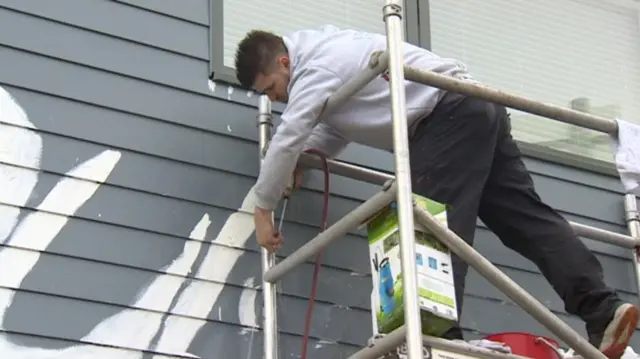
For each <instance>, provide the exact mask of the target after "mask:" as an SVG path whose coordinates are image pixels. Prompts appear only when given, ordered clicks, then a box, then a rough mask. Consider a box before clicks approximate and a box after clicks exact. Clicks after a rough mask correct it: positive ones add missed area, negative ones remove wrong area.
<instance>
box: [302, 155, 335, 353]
mask: <svg viewBox="0 0 640 359" xmlns="http://www.w3.org/2000/svg"><path fill="white" fill-rule="evenodd" d="M305 152H307V153H313V154H315V155H316V156H318V157H319V158H320V160H321V161H322V170H323V172H324V198H323V200H322V202H323V203H322V225H321V226H320V230H321V232H324V231H325V230H326V229H327V221H328V218H327V217H328V216H329V165H328V163H327V158H326V156H325V155H324V154H323V153H322V152H320V151H317V150H314V149H309V150H307V151H305ZM321 263H322V252H320V253H318V254H317V255H316V263H315V266H314V268H313V279H312V282H311V294H310V295H309V301H308V302H307V314H306V316H305V323H304V334H303V336H302V354H301V356H300V358H301V359H307V344H308V343H309V331H310V329H311V317H312V316H313V306H314V304H315V302H316V289H317V287H318V279H319V277H320V265H321Z"/></svg>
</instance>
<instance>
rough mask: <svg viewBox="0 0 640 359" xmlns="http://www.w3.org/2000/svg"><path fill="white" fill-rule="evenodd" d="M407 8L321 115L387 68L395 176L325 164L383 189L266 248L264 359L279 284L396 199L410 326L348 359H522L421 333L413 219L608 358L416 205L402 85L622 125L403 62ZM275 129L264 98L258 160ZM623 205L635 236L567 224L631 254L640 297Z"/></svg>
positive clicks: (575, 343) (629, 202) (392, 3)
mask: <svg viewBox="0 0 640 359" xmlns="http://www.w3.org/2000/svg"><path fill="white" fill-rule="evenodd" d="M402 3H403V1H402V0H387V1H386V5H384V6H383V19H384V22H385V29H386V35H387V49H386V51H378V52H374V53H373V54H371V58H370V62H369V66H368V68H367V69H365V70H364V71H363V72H362V73H361V74H359V75H358V76H356V77H355V78H353V79H351V80H350V81H349V82H347V83H346V84H345V85H344V86H342V87H341V88H340V89H339V90H338V91H336V92H335V93H334V94H333V95H332V96H331V97H330V98H329V99H328V100H327V101H326V103H325V105H324V109H323V114H325V113H327V112H329V111H331V110H332V109H334V108H336V107H338V106H340V105H341V104H342V103H344V101H345V100H346V99H348V98H349V97H350V96H352V95H354V94H355V93H356V92H357V91H359V90H360V89H361V88H362V87H364V86H365V85H366V84H367V83H369V82H370V81H371V80H373V79H374V78H376V77H378V76H380V75H382V74H385V73H386V72H387V71H388V73H386V74H387V75H388V78H389V86H390V87H389V88H390V93H391V108H392V109H391V113H392V119H393V140H394V148H393V149H394V160H395V176H392V175H389V174H386V173H382V172H378V171H374V170H371V169H366V168H362V167H359V166H355V165H352V164H349V163H345V162H341V161H337V160H328V165H329V169H330V171H331V173H333V174H337V175H341V176H345V177H350V178H353V179H357V180H362V181H366V182H369V183H372V184H377V185H382V188H381V191H380V192H378V193H377V194H375V195H374V196H373V197H371V198H370V199H369V200H367V201H365V202H364V203H362V204H361V205H360V206H358V207H357V208H355V209H354V210H353V211H352V212H351V213H350V214H348V215H346V216H344V217H343V218H341V219H340V220H338V221H337V222H336V223H334V224H333V225H332V226H330V227H329V228H327V230H325V231H323V232H321V233H320V234H318V235H317V236H316V237H315V238H313V239H312V240H311V241H309V242H307V243H306V244H305V245H303V246H302V247H301V248H299V249H298V250H297V251H295V252H294V253H292V254H291V255H289V256H288V257H287V258H285V259H283V260H282V261H281V262H280V263H277V264H276V260H275V255H274V254H273V253H269V252H268V251H266V250H265V249H262V260H261V264H262V273H263V279H262V282H263V283H262V294H263V299H264V317H263V333H264V358H265V359H278V322H277V302H276V295H277V292H276V284H275V283H277V282H278V281H279V280H280V279H281V278H282V277H283V276H284V275H286V274H287V273H288V272H290V271H292V270H293V269H295V268H296V267H298V266H300V265H301V264H303V263H304V262H305V261H306V260H308V259H310V258H312V257H313V256H314V255H316V254H317V253H319V252H320V251H322V250H323V249H324V248H325V247H327V246H328V245H329V244H330V243H331V242H333V241H334V240H336V239H338V238H340V237H342V236H344V235H346V234H347V233H348V232H349V231H351V230H354V229H356V228H358V227H359V226H360V225H362V224H363V222H365V221H366V220H367V219H368V218H370V216H372V215H373V214H375V213H376V212H377V211H379V210H380V209H381V208H383V207H384V206H386V205H388V204H389V203H391V202H392V201H394V200H395V201H396V203H397V211H398V217H399V227H400V229H399V232H400V258H401V263H402V273H403V281H404V282H403V287H404V290H405V295H404V308H405V313H404V316H405V324H404V325H403V326H402V327H400V328H398V329H396V330H395V331H393V332H391V333H390V334H388V335H385V336H382V337H381V338H379V339H377V340H375V341H374V342H372V343H370V345H368V346H367V347H365V348H363V349H362V350H360V351H358V352H356V353H354V354H353V355H351V356H350V357H349V359H375V358H379V357H383V356H385V355H387V354H388V353H390V352H392V351H393V350H395V349H396V348H398V347H399V346H401V345H406V357H407V358H409V359H419V358H423V346H428V347H431V348H434V349H441V350H445V351H449V352H452V353H460V354H466V355H469V356H472V357H478V358H499V359H516V358H520V359H522V357H519V356H517V355H507V354H499V353H497V352H494V351H490V350H487V349H482V348H478V347H472V346H470V345H465V344H462V343H458V342H453V341H448V340H443V339H439V338H433V337H428V336H423V335H422V328H421V322H420V316H419V311H420V307H419V303H418V293H417V271H416V263H415V247H414V219H415V220H417V221H419V222H420V223H421V224H423V225H424V226H425V227H427V228H428V229H429V230H430V231H432V233H433V234H434V235H435V236H436V237H437V238H438V239H439V240H440V241H441V242H442V243H444V244H445V245H446V246H447V247H449V249H450V250H451V251H452V252H454V253H455V254H457V255H458V256H459V257H460V258H461V259H462V260H464V261H465V262H467V263H468V264H469V265H470V266H471V267H472V268H474V269H475V270H476V271H477V272H478V273H480V274H481V275H482V276H484V277H485V278H486V279H487V280H488V281H489V282H490V283H492V284H493V285H494V286H496V287H497V288H498V289H499V290H500V291H502V292H503V293H504V294H505V295H506V296H507V297H509V298H510V299H511V300H513V301H514V302H515V303H516V304H517V305H519V306H520V307H521V308H522V309H524V310H525V311H526V312H527V313H528V314H530V315H531V316H532V317H533V318H535V319H536V320H537V321H538V322H540V323H541V324H542V325H543V326H545V327H546V328H547V329H548V330H549V331H550V332H551V333H553V334H554V335H556V336H557V337H558V338H560V339H561V340H562V341H564V342H565V343H566V344H567V345H568V346H570V347H571V348H572V349H573V350H574V351H575V352H576V353H577V354H578V355H580V356H582V357H583V358H585V359H606V357H605V356H604V355H603V354H602V353H601V352H600V351H598V350H597V349H596V348H595V347H594V346H592V345H591V344H589V342H588V341H587V340H586V339H584V338H583V337H582V336H581V335H580V334H578V333H577V332H576V331H574V330H573V329H572V328H571V327H569V326H568V325H567V324H565V323H564V322H563V321H562V320H560V319H559V318H558V317H557V316H556V315H555V314H553V313H552V312H551V311H550V310H549V309H547V308H546V307H545V306H544V305H542V304H541V303H540V302H539V301H538V300H536V299H535V298H534V297H533V296H531V295H530V294H529V293H528V292H526V291H525V290H524V289H522V288H521V287H520V286H519V285H518V284H516V283H515V282H514V281H512V280H511V279H510V278H509V277H508V276H507V275H505V274H504V273H502V271H500V270H499V269H498V268H496V267H495V266H494V265H493V264H492V263H491V262H489V261H488V260H487V259H486V258H484V257H483V256H482V255H481V254H480V253H478V252H477V251H475V250H474V249H473V248H472V247H471V246H470V245H468V244H467V243H466V242H465V241H464V240H462V239H461V238H460V237H459V236H457V235H456V234H455V233H453V232H452V231H451V230H449V229H448V228H447V227H445V226H443V225H441V224H440V223H439V222H438V221H437V220H436V219H435V218H434V217H433V216H432V215H431V214H429V213H428V212H426V211H424V210H421V209H419V208H418V207H414V204H413V200H412V189H411V173H410V166H409V145H408V128H407V118H406V102H405V89H404V86H403V83H404V80H405V78H406V79H407V80H411V81H414V82H418V83H422V84H425V85H428V86H434V87H438V88H440V89H443V90H446V91H451V92H456V93H460V94H463V95H466V96H471V97H476V98H480V99H483V100H487V101H491V102H494V103H497V104H501V105H504V106H506V107H510V108H513V109H517V110H521V111H524V112H528V113H531V114H535V115H539V116H542V117H546V118H550V119H554V120H557V121H561V122H565V123H569V124H572V125H576V126H580V127H584V128H588V129H592V130H596V131H599V132H602V133H605V134H608V135H611V136H617V123H616V122H615V121H613V120H610V119H605V118H601V117H598V116H594V115H590V114H586V113H583V112H578V111H575V110H570V109H567V108H563V107H559V106H554V105H549V104H544V103H541V102H537V101H533V100H530V99H527V98H525V97H521V96H517V95H513V94H508V93H505V92H502V91H499V90H495V89H492V88H489V87H486V86H484V85H480V84H476V83H471V82H468V81H463V80H458V79H455V78H452V77H448V76H444V75H440V74H436V73H433V72H428V71H424V70H421V69H416V68H412V67H410V66H405V65H404V64H403V51H402V46H403V45H402V44H403V39H402V14H403V8H402V5H403V4H402ZM272 126H273V122H272V115H271V103H270V102H269V99H268V98H267V97H266V96H261V97H260V101H259V115H258V127H259V142H260V146H259V155H260V162H261V163H262V158H263V157H264V155H265V153H266V151H267V148H268V145H269V141H270V138H271V128H272ZM300 162H301V163H302V164H305V165H307V166H309V167H312V168H317V169H320V168H321V160H320V159H318V158H315V157H313V156H310V155H307V154H302V155H301V157H300ZM624 203H625V213H626V221H627V225H628V228H629V231H630V234H631V235H630V236H628V235H623V234H619V233H614V232H610V231H606V230H602V229H599V228H595V227H591V226H587V225H584V224H580V223H575V222H570V224H571V226H572V228H573V229H574V231H575V232H576V234H577V235H579V236H581V237H586V238H591V239H594V240H599V241H602V242H605V243H610V244H614V245H618V246H621V247H624V248H628V249H631V251H632V253H633V254H632V256H633V260H634V262H633V263H634V271H635V275H636V282H637V283H636V284H637V285H638V289H639V292H640V267H639V264H638V263H639V262H638V254H637V251H636V249H637V247H638V243H639V242H638V241H639V240H640V214H639V211H638V203H637V198H636V197H635V196H634V195H631V194H627V195H626V196H625V201H624Z"/></svg>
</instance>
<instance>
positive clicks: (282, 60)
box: [236, 30, 290, 102]
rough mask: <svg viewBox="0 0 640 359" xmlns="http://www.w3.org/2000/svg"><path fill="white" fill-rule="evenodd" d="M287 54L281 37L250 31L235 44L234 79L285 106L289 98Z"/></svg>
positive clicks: (265, 32) (264, 32)
mask: <svg viewBox="0 0 640 359" xmlns="http://www.w3.org/2000/svg"><path fill="white" fill-rule="evenodd" d="M289 65H290V64H289V54H288V52H287V48H286V46H285V45H284V41H282V37H280V36H277V35H275V34H273V33H270V32H267V31H260V30H253V31H250V32H249V33H248V34H247V36H245V38H244V39H242V41H241V42H240V44H238V49H237V50H236V76H237V78H238V81H240V84H241V85H242V86H244V87H247V88H253V89H255V90H256V91H258V92H262V93H264V94H266V95H267V96H269V99H271V100H272V101H280V102H287V100H288V98H289V94H288V91H287V87H288V86H289V78H290V72H289Z"/></svg>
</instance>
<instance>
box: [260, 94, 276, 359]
mask: <svg viewBox="0 0 640 359" xmlns="http://www.w3.org/2000/svg"><path fill="white" fill-rule="evenodd" d="M272 127H273V122H272V117H271V101H270V100H269V98H268V97H267V96H266V95H262V96H260V99H259V106H258V133H259V137H258V141H259V151H260V154H259V155H260V166H262V159H263V158H264V155H265V154H266V153H267V148H268V147H269V141H270V140H271V128H272ZM260 252H261V262H262V274H263V275H264V273H265V272H266V271H268V270H269V269H270V268H271V267H273V266H274V265H275V264H276V256H275V254H273V253H269V252H268V251H267V250H266V249H264V248H262V249H261V251H260ZM277 295H278V293H277V291H276V284H275V283H269V282H266V281H265V280H264V279H263V280H262V298H263V302H264V315H263V322H262V328H263V335H264V359H278V308H277V302H276V296H277Z"/></svg>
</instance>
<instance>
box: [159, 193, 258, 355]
mask: <svg viewBox="0 0 640 359" xmlns="http://www.w3.org/2000/svg"><path fill="white" fill-rule="evenodd" d="M255 203H256V197H255V193H254V191H253V188H251V190H249V193H248V194H247V196H246V197H245V198H244V200H243V201H242V205H241V206H240V208H239V209H238V211H237V212H235V213H234V214H232V215H231V216H229V218H228V219H227V221H226V222H225V224H224V226H223V227H222V229H221V230H220V233H218V236H217V237H216V239H215V240H213V243H217V244H222V245H228V246H233V247H244V246H245V245H246V242H247V240H248V239H249V237H250V236H251V234H252V233H253V230H254V224H253V217H252V216H251V215H250V214H249V213H252V212H253V208H254V206H255ZM220 249H221V248H215V247H214V246H211V247H210V250H209V251H208V252H207V254H206V256H205V258H204V260H203V261H202V264H201V265H200V267H199V268H198V273H197V274H196V278H203V277H205V278H210V277H211V274H210V273H216V277H217V278H220V277H222V278H226V277H227V276H228V275H229V274H230V273H231V269H232V268H233V267H234V265H235V263H236V262H237V261H238V259H239V258H240V255H241V254H242V251H239V250H238V251H232V250H229V251H225V250H220ZM222 289H223V286H222V285H215V286H214V285H211V284H210V283H207V282H203V281H193V282H192V283H191V284H190V285H189V286H188V287H187V289H185V290H184V292H183V293H182V294H181V295H180V298H179V299H178V302H177V304H176V306H175V308H174V309H173V313H174V314H181V315H189V316H193V317H196V318H205V317H206V316H207V314H208V313H209V311H210V310H211V308H212V307H213V305H214V304H215V302H216V300H217V299H218V297H219V296H220V293H221V292H222ZM247 292H249V293H253V296H254V298H255V293H256V292H255V290H252V289H244V293H247ZM244 293H243V296H244V295H245V294H244ZM244 304H245V305H246V306H245V307H242V309H239V311H240V310H242V311H243V314H242V315H241V316H240V320H241V324H243V325H247V326H255V322H256V320H255V318H249V320H246V321H243V319H246V318H247V317H246V316H247V313H249V312H250V313H255V301H253V302H250V301H245V303H244ZM204 324H205V322H204V321H186V320H182V318H180V317H169V318H168V319H167V324H166V328H165V330H164V332H163V334H162V337H161V339H160V342H159V343H158V350H160V351H162V352H165V351H166V352H184V351H186V350H187V348H188V347H189V345H190V344H191V338H194V337H195V335H196V333H197V332H198V330H200V328H202V326H203V325H204Z"/></svg>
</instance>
